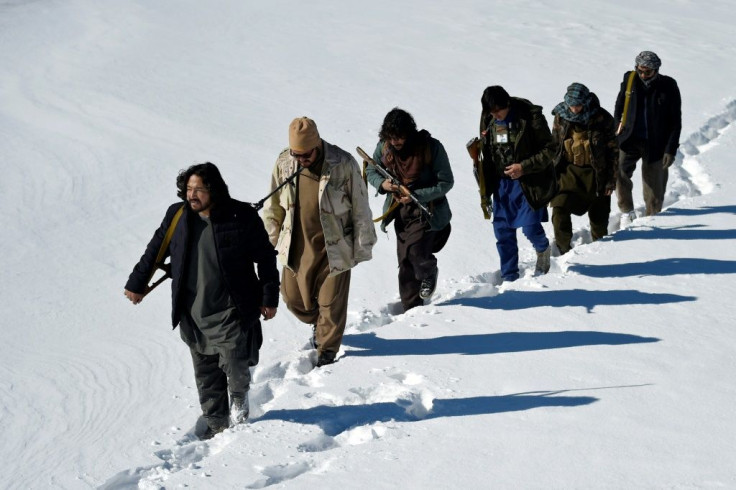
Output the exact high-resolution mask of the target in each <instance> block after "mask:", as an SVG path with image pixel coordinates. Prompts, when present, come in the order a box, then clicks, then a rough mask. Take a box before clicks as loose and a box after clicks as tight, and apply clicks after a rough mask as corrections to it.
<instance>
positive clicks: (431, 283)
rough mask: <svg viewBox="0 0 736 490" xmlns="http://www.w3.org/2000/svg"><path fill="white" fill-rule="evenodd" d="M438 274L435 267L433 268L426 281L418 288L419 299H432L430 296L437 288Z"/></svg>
mask: <svg viewBox="0 0 736 490" xmlns="http://www.w3.org/2000/svg"><path fill="white" fill-rule="evenodd" d="M438 274H439V270H438V269H437V267H435V268H434V272H432V274H430V275H429V277H427V278H426V279H424V280H423V281H422V284H421V285H420V286H419V297H420V298H422V299H429V298H431V297H432V294H433V293H434V290H435V288H436V287H437V275H438Z"/></svg>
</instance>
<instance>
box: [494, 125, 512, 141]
mask: <svg viewBox="0 0 736 490" xmlns="http://www.w3.org/2000/svg"><path fill="white" fill-rule="evenodd" d="M508 142H509V130H508V128H507V127H506V126H496V143H501V144H506V143H508Z"/></svg>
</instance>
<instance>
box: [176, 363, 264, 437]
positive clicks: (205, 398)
mask: <svg viewBox="0 0 736 490" xmlns="http://www.w3.org/2000/svg"><path fill="white" fill-rule="evenodd" d="M190 352H191V354H192V364H193V365H194V379H195V381H196V383H197V392H198V393H199V404H200V405H201V407H202V415H203V416H204V418H205V420H207V425H209V426H210V427H211V428H213V429H217V428H222V427H228V426H229V425H230V403H229V399H228V389H229V391H230V396H233V397H243V396H245V392H247V391H248V389H249V387H250V378H251V376H250V361H249V359H247V358H224V357H222V356H220V355H218V354H214V355H205V354H200V353H199V352H197V351H196V350H195V349H191V348H190Z"/></svg>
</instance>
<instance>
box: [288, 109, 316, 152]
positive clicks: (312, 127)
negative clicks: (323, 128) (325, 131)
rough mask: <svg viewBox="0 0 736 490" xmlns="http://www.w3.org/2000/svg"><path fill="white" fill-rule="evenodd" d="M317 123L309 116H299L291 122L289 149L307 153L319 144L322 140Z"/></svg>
mask: <svg viewBox="0 0 736 490" xmlns="http://www.w3.org/2000/svg"><path fill="white" fill-rule="evenodd" d="M321 141H322V140H321V138H320V137H319V131H317V124H316V123H315V122H314V121H312V120H311V119H309V118H308V117H297V118H296V119H294V120H293V121H291V124H289V149H290V150H291V151H295V152H297V153H306V152H308V151H312V150H313V149H314V148H316V147H317V146H319V144H320V142H321Z"/></svg>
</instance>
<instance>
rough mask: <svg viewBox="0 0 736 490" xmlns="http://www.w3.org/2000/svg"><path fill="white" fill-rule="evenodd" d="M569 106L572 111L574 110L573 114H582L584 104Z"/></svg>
mask: <svg viewBox="0 0 736 490" xmlns="http://www.w3.org/2000/svg"><path fill="white" fill-rule="evenodd" d="M568 107H569V108H570V112H572V113H573V114H580V113H581V112H583V104H578V105H571V106H568Z"/></svg>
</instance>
